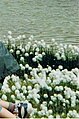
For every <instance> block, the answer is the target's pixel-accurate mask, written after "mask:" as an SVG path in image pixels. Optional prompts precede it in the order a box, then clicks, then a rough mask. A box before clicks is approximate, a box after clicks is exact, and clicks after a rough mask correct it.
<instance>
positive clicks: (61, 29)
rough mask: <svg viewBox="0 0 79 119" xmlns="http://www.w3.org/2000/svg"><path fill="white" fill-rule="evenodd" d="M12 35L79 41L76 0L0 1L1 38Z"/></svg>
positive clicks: (47, 39)
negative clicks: (11, 33) (10, 33)
mask: <svg viewBox="0 0 79 119" xmlns="http://www.w3.org/2000/svg"><path fill="white" fill-rule="evenodd" d="M9 30H11V31H12V32H13V35H14V36H17V35H19V34H25V35H26V37H27V39H28V37H29V36H30V35H34V37H35V39H37V40H41V39H44V40H45V41H47V42H50V40H51V39H52V38H55V39H56V40H57V41H59V42H63V43H64V42H66V43H77V44H78V43H79V0H0V38H1V39H3V35H6V34H7V32H8V31H9Z"/></svg>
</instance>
